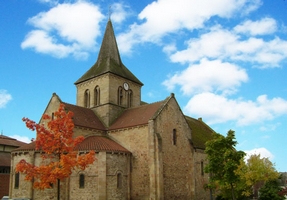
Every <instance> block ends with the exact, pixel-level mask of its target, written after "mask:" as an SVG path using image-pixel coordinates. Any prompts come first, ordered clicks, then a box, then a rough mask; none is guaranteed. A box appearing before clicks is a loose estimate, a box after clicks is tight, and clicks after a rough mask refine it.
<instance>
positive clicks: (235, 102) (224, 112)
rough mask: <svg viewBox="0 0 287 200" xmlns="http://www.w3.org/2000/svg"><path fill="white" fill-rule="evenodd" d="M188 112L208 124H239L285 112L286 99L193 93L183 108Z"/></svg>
mask: <svg viewBox="0 0 287 200" xmlns="http://www.w3.org/2000/svg"><path fill="white" fill-rule="evenodd" d="M184 110H185V112H186V113H188V114H192V115H196V116H201V117H203V118H204V119H205V120H206V121H207V122H208V123H209V124H216V123H224V122H227V121H235V122H236V123H237V125H239V126H246V125H251V124H255V123H262V122H264V121H269V120H272V119H274V118H275V117H278V116H281V115H284V114H287V100H284V99H282V98H273V99H268V98H267V96H266V95H261V96H259V97H258V98H257V99H256V101H251V100H244V99H228V98H226V97H224V96H221V95H216V94H213V93H202V94H198V95H194V96H193V97H192V98H191V99H190V100H189V102H188V104H187V105H186V106H185V108H184Z"/></svg>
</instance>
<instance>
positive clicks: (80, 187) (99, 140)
mask: <svg viewBox="0 0 287 200" xmlns="http://www.w3.org/2000/svg"><path fill="white" fill-rule="evenodd" d="M75 86H76V88H77V94H76V105H72V104H69V103H66V102H64V101H62V100H61V98H60V97H59V96H58V95H57V94H56V93H54V94H52V97H51V99H50V101H49V103H48V105H47V107H46V109H45V110H44V113H45V114H48V115H50V116H52V115H53V112H55V111H56V110H57V109H58V108H59V105H60V104H64V106H65V109H67V110H69V111H72V112H73V113H74V117H73V121H74V124H75V128H74V136H79V135H82V136H84V137H85V139H84V140H83V142H81V143H80V144H79V145H78V147H77V150H78V151H80V152H88V151H90V150H94V151H95V152H96V160H95V161H94V163H93V164H91V165H89V167H88V168H86V169H85V170H83V171H81V170H77V169H75V170H74V171H73V173H72V174H71V176H70V177H69V178H67V179H66V180H65V181H62V182H61V185H60V187H61V194H60V195H61V200H105V199H110V200H112V199H115V200H116V199H117V200H118V199H123V200H126V199H133V200H145V199H149V200H159V199H161V200H163V199H168V200H171V199H181V200H184V199H198V200H201V199H209V191H208V190H205V189H204V186H205V184H206V183H207V182H208V177H209V174H206V173H204V167H205V165H206V163H207V161H206V155H205V153H204V149H205V142H206V141H207V140H210V139H211V138H212V134H213V133H214V131H213V130H212V129H211V128H210V127H209V126H208V125H207V124H205V123H204V122H203V121H202V119H201V118H199V119H194V118H192V117H189V116H185V115H184V114H183V112H182V110H181V108H180V106H179V104H178V102H177V100H176V98H175V95H174V94H173V93H172V94H170V96H168V97H166V99H163V100H161V101H158V102H155V103H145V102H143V101H142V100H141V87H142V86H143V83H142V82H141V81H140V80H139V79H138V78H137V77H136V76H135V75H134V74H133V73H132V72H131V71H130V70H129V69H128V68H127V67H126V66H125V65H124V64H123V63H122V61H121V58H120V53H119V50H118V46H117V42H116V37H115V34H114V30H113V26H112V22H111V21H110V20H109V21H108V22H107V25H106V29H105V33H104V38H103V41H102V44H101V48H100V51H99V55H98V59H97V61H96V63H95V64H94V65H93V66H92V67H91V68H90V69H89V70H88V71H87V72H86V73H85V74H83V75H82V76H81V77H80V78H79V79H78V80H77V81H76V82H75ZM40 122H41V120H40ZM11 159H12V160H11V174H10V190H9V196H10V198H26V199H33V200H48V199H49V200H51V199H57V191H56V190H57V187H56V186H54V187H52V188H49V189H45V190H36V189H33V187H32V183H31V182H29V181H25V180H24V177H25V174H19V173H15V166H16V164H17V163H18V162H19V161H20V160H21V159H25V160H26V161H27V162H30V163H32V164H34V165H39V163H40V162H41V157H40V155H39V152H37V151H36V150H35V142H31V143H30V144H26V145H23V146H21V147H19V148H17V149H15V150H13V151H12V157H11Z"/></svg>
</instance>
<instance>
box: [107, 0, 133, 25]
mask: <svg viewBox="0 0 287 200" xmlns="http://www.w3.org/2000/svg"><path fill="white" fill-rule="evenodd" d="M126 8H127V7H125V6H124V5H123V4H120V3H114V4H112V5H111V7H110V9H111V11H110V12H111V13H110V14H111V16H110V18H111V21H112V22H113V23H121V22H123V21H124V20H125V19H126V18H127V16H128V15H129V14H128V12H127V11H126V10H125V9H126Z"/></svg>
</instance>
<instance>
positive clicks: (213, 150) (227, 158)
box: [205, 130, 245, 200]
mask: <svg viewBox="0 0 287 200" xmlns="http://www.w3.org/2000/svg"><path fill="white" fill-rule="evenodd" d="M236 144H237V141H235V132H234V131H232V130H229V131H228V133H227V136H226V137H224V136H223V135H220V134H215V135H214V137H213V139H212V140H210V141H208V142H207V143H206V149H205V153H206V154H207V159H208V164H207V166H206V168H205V171H206V172H207V173H210V174H212V175H211V177H210V179H209V181H210V182H209V187H211V188H215V187H217V189H219V190H220V191H221V193H222V196H223V197H225V198H229V199H233V200H234V199H235V186H236V184H237V183H238V182H239V181H240V177H239V175H238V174H236V173H235V170H237V168H238V167H239V165H240V161H241V160H242V158H243V157H244V156H245V153H244V152H243V151H237V150H236V149H235V146H236Z"/></svg>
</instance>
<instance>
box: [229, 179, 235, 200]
mask: <svg viewBox="0 0 287 200" xmlns="http://www.w3.org/2000/svg"><path fill="white" fill-rule="evenodd" d="M230 186H231V193H232V200H235V195H234V188H233V184H232V183H231V184H230Z"/></svg>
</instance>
